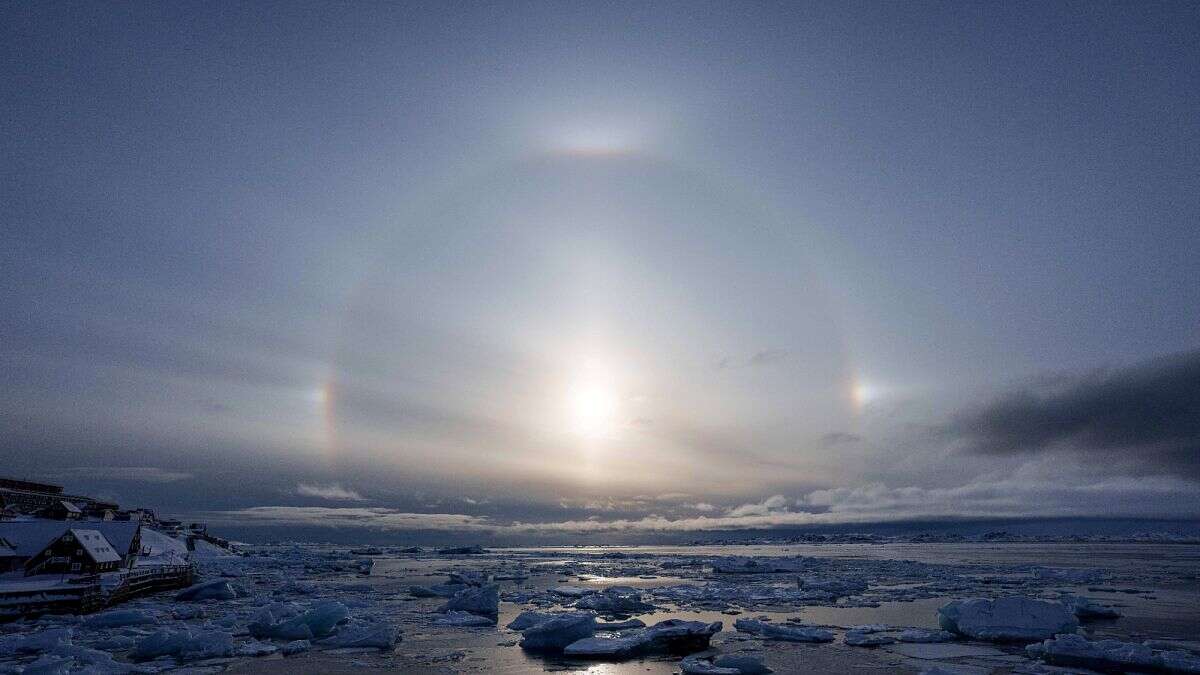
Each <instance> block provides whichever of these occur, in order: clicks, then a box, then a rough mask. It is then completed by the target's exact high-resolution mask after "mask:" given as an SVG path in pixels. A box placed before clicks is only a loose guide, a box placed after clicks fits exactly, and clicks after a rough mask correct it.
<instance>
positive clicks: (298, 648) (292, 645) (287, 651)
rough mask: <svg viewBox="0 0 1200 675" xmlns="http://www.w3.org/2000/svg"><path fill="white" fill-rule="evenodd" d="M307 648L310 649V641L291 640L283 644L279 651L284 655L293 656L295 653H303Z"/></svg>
mask: <svg viewBox="0 0 1200 675" xmlns="http://www.w3.org/2000/svg"><path fill="white" fill-rule="evenodd" d="M309 649H312V643H311V642H309V641H308V640H293V641H292V642H289V643H287V644H286V645H284V646H283V649H281V650H279V651H280V653H281V654H283V655H284V656H295V655H296V654H303V653H304V652H306V651H308V650H309Z"/></svg>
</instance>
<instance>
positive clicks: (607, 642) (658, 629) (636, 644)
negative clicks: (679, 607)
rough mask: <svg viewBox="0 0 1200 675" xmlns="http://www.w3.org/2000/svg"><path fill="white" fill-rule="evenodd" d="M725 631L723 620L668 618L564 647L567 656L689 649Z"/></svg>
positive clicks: (620, 655) (705, 645)
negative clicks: (620, 633) (629, 630)
mask: <svg viewBox="0 0 1200 675" xmlns="http://www.w3.org/2000/svg"><path fill="white" fill-rule="evenodd" d="M719 632H721V622H720V621H716V622H713V623H705V622H703V621H684V620H682V619H667V620H666V621H660V622H659V623H656V624H654V625H653V626H650V627H649V628H646V629H644V630H639V631H637V632H635V633H629V634H625V635H620V636H616V637H600V636H596V637H587V638H583V639H580V640H578V641H576V642H572V643H571V644H569V645H567V646H566V648H565V649H563V653H564V654H566V655H567V656H576V657H593V658H595V657H603V658H627V657H630V656H635V655H637V654H644V653H648V652H660V651H671V652H681V651H683V652H687V651H701V650H704V649H708V643H709V640H711V639H712V636H713V635H715V634H717V633H719Z"/></svg>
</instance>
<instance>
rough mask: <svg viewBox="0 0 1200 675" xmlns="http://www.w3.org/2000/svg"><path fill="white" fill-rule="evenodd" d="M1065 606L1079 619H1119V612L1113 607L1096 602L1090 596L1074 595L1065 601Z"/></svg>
mask: <svg viewBox="0 0 1200 675" xmlns="http://www.w3.org/2000/svg"><path fill="white" fill-rule="evenodd" d="M1065 602H1066V603H1067V606H1068V607H1070V608H1071V610H1072V611H1073V612H1074V613H1075V618H1077V619H1079V620H1080V621H1092V620H1096V619H1119V618H1120V617H1121V612H1120V610H1118V609H1117V608H1115V607H1110V606H1108V605H1105V604H1103V603H1100V602H1097V601H1096V600H1093V599H1092V598H1085V597H1083V596H1081V595H1077V596H1074V597H1072V598H1069V599H1067V600H1066V601H1065Z"/></svg>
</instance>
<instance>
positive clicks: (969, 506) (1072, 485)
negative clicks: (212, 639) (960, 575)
mask: <svg viewBox="0 0 1200 675" xmlns="http://www.w3.org/2000/svg"><path fill="white" fill-rule="evenodd" d="M1186 504H1190V505H1192V506H1191V507H1190V509H1189V508H1182V507H1181V506H1180V505H1186ZM1098 512H1104V513H1106V514H1107V515H1109V516H1112V517H1146V518H1196V517H1200V485H1197V484H1196V483H1194V482H1192V481H1188V480H1184V479H1180V478H1172V477H1163V476H1160V477H1153V478H1144V477H1143V478H1133V477H1121V478H1109V479H1096V480H1090V481H1089V480H1081V479H1078V477H1075V478H1072V477H1070V476H1059V477H1055V476H1044V477H1042V478H1040V479H1038V478H1031V477H1029V476H1028V475H1020V474H1019V472H1018V474H1017V475H1009V476H994V477H989V478H982V479H979V480H976V481H974V482H971V483H968V484H966V485H961V486H958V487H950V488H927V487H917V486H907V487H889V486H886V485H883V484H878V483H875V484H868V485H863V486H858V487H854V488H836V489H830V490H816V491H813V492H810V493H808V494H806V495H804V496H802V497H800V498H799V499H795V500H789V499H788V498H786V497H784V496H782V495H772V496H771V497H768V498H766V499H764V500H762V501H761V502H755V503H753V504H744V505H741V506H737V507H734V508H731V509H727V510H726V511H725V513H724V514H723V515H707V514H705V515H697V516H684V517H674V518H672V517H667V516H662V515H646V516H642V517H636V518H618V519H603V518H598V517H592V518H586V519H582V520H562V521H550V522H538V523H528V522H519V521H517V522H513V521H509V520H506V519H503V518H500V517H495V518H492V517H487V516H472V515H464V514H454V513H410V512H404V511H400V510H397V509H388V508H367V507H301V506H259V507H253V508H248V509H239V510H235V511H222V512H216V513H207V514H204V515H205V517H206V518H208V519H209V520H212V521H213V522H219V523H236V524H239V525H250V526H253V525H287V526H300V525H303V526H317V527H331V528H367V529H374V530H382V531H411V530H442V531H477V532H490V533H494V534H508V535H520V534H523V533H542V534H546V533H579V532H701V531H712V530H748V529H754V530H757V529H770V528H778V527H800V526H807V525H839V524H855V523H879V522H897V521H906V520H925V519H973V518H997V517H999V518H1027V517H1083V516H1090V515H1094V514H1096V513H1098Z"/></svg>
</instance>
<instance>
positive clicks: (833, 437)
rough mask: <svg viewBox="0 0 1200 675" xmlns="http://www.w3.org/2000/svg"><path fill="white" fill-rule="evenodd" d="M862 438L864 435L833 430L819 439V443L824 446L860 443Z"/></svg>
mask: <svg viewBox="0 0 1200 675" xmlns="http://www.w3.org/2000/svg"><path fill="white" fill-rule="evenodd" d="M861 440H862V436H859V435H858V434H851V433H847V432H845V431H834V432H831V433H828V434H825V435H824V436H822V437H821V439H820V440H819V441H818V444H819V445H820V446H821V447H822V448H832V447H834V446H838V445H848V444H851V443H858V442H859V441H861Z"/></svg>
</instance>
